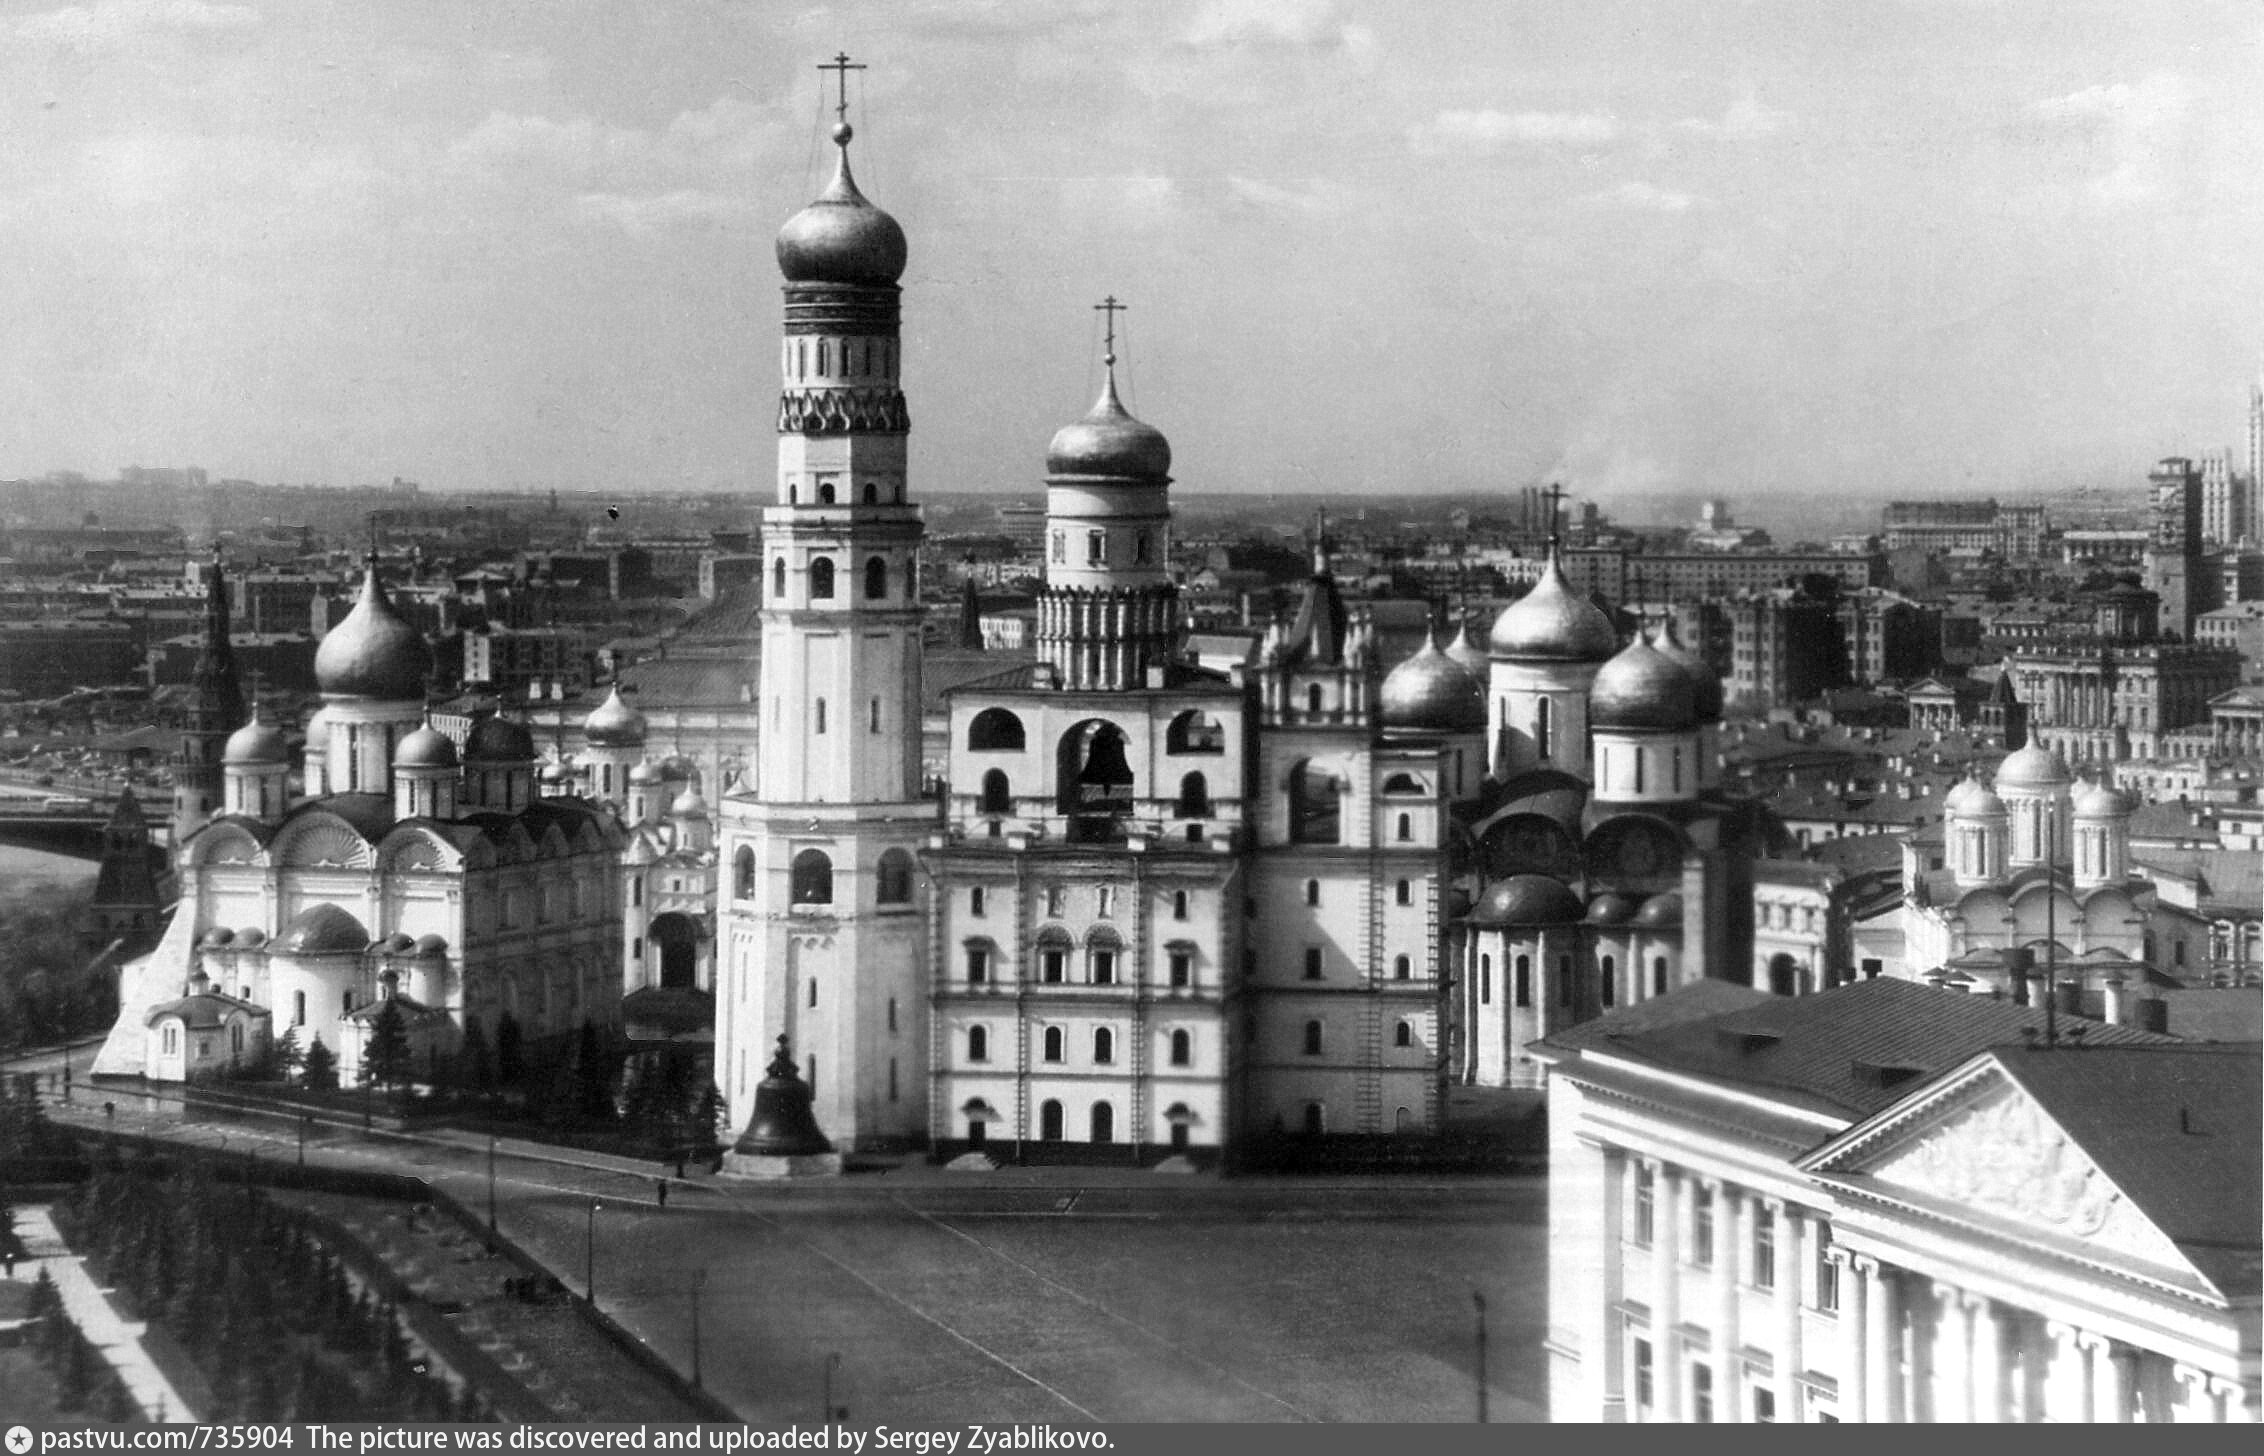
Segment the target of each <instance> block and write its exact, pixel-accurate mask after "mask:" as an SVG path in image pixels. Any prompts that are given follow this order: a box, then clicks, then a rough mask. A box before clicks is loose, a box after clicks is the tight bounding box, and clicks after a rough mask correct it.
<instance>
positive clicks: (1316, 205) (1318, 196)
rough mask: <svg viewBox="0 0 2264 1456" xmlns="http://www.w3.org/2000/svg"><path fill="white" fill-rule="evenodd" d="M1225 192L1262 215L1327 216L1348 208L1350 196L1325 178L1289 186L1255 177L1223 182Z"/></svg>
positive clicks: (1231, 178) (1350, 200)
mask: <svg viewBox="0 0 2264 1456" xmlns="http://www.w3.org/2000/svg"><path fill="white" fill-rule="evenodd" d="M1226 186H1227V190H1228V191H1229V192H1230V193H1232V194H1233V196H1234V199H1235V200H1236V201H1237V202H1240V203H1243V204H1245V205H1246V206H1249V207H1252V208H1255V209H1258V210H1259V211H1263V212H1287V213H1296V214H1299V215H1301V216H1305V217H1330V216H1335V215H1338V214H1341V213H1343V212H1344V211H1346V209H1347V208H1349V207H1350V205H1351V202H1352V197H1351V194H1350V193H1349V192H1347V191H1346V190H1345V189H1344V188H1343V187H1342V186H1340V185H1339V184H1337V183H1335V182H1331V181H1328V180H1327V179H1325V178H1314V179H1312V180H1310V181H1307V182H1304V183H1300V184H1297V185H1293V186H1283V185H1282V184H1280V183H1277V182H1267V181H1263V180H1261V179H1259V178H1256V177H1234V176H1229V177H1228V178H1227V179H1226Z"/></svg>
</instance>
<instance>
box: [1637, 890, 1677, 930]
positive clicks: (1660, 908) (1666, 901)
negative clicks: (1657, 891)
mask: <svg viewBox="0 0 2264 1456" xmlns="http://www.w3.org/2000/svg"><path fill="white" fill-rule="evenodd" d="M1629 923H1630V924H1632V925H1634V926H1636V927H1637V928H1638V929H1641V930H1680V929H1682V896H1680V895H1679V894H1676V893H1675V892H1674V891H1672V890H1669V891H1667V892H1666V893H1665V894H1663V895H1653V896H1652V897H1651V898H1650V899H1648V900H1645V901H1644V902H1643V908H1642V909H1640V910H1638V911H1636V912H1635V919H1634V920H1633V921H1631V922H1629Z"/></svg>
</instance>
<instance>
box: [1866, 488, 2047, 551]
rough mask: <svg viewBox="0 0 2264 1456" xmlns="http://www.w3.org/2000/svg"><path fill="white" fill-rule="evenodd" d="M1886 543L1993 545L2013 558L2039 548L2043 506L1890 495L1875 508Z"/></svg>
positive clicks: (1925, 547)
mask: <svg viewBox="0 0 2264 1456" xmlns="http://www.w3.org/2000/svg"><path fill="white" fill-rule="evenodd" d="M1879 526H1880V534H1881V535H1882V536H1884V537H1885V545H1886V549H1887V550H1889V551H1905V550H1911V549H1917V550H1922V551H1930V552H1935V553H1938V554H1942V555H1948V554H1950V553H1951V552H1957V551H1994V552H1996V553H1997V554H1998V555H1999V556H2005V557H2010V558H2012V559H2014V560H2018V561H2027V560H2033V559H2034V558H2035V557H2037V556H2039V555H2041V554H2043V550H2044V528H2045V527H2044V508H2043V507H2042V506H2020V505H2006V504H2003V503H2001V502H1999V501H1998V500H1997V499H1996V498H1995V497H1993V496H1990V497H1985V498H1983V499H1981V500H1976V501H1960V500H1938V501H1892V502H1889V503H1888V505H1887V506H1886V508H1885V509H1884V510H1883V511H1881V512H1880V516H1879Z"/></svg>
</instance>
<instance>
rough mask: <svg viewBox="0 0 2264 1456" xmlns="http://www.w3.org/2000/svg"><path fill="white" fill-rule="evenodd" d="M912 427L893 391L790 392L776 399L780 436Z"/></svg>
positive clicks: (900, 430)
mask: <svg viewBox="0 0 2264 1456" xmlns="http://www.w3.org/2000/svg"><path fill="white" fill-rule="evenodd" d="M911 428H912V414H911V411H910V410H908V409H907V408H905V405H904V396H903V395H902V394H901V393H900V392H898V391H897V390H895V389H790V390H787V391H786V392H785V393H783V394H781V395H780V396H779V397H778V432H779V433H780V434H782V435H850V434H867V435H892V434H903V433H905V432H906V431H908V430H910V429H911Z"/></svg>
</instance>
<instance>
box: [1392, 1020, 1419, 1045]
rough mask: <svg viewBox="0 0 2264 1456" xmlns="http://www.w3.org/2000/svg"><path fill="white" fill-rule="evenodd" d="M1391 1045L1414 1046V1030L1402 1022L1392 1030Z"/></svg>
mask: <svg viewBox="0 0 2264 1456" xmlns="http://www.w3.org/2000/svg"><path fill="white" fill-rule="evenodd" d="M1391 1044H1392V1045H1393V1046H1402V1047H1411V1046H1413V1045H1415V1028H1414V1027H1412V1026H1409V1025H1408V1024H1407V1023H1406V1022H1404V1021H1402V1022H1401V1023H1399V1025H1398V1026H1396V1027H1394V1028H1393V1029H1392V1033H1391Z"/></svg>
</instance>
